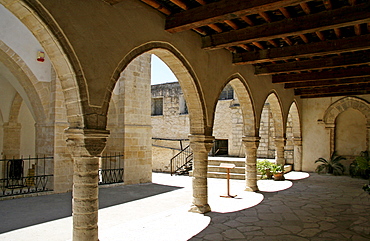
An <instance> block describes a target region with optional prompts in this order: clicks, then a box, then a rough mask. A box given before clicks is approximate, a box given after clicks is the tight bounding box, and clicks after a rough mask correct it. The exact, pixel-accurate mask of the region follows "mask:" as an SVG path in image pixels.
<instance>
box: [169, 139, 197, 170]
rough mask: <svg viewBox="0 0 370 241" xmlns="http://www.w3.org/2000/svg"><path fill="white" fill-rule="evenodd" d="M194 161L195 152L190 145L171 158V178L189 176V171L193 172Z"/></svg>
mask: <svg viewBox="0 0 370 241" xmlns="http://www.w3.org/2000/svg"><path fill="white" fill-rule="evenodd" d="M192 160H193V152H192V151H191V149H190V145H188V146H186V147H185V148H184V149H183V150H182V151H180V152H179V153H177V154H176V155H175V156H174V157H172V158H171V161H170V166H171V176H172V175H173V174H182V175H186V174H189V171H190V170H192Z"/></svg>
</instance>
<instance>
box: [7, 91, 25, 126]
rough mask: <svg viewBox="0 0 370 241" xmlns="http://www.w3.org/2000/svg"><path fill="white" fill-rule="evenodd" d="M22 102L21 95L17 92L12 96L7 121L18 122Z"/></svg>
mask: <svg viewBox="0 0 370 241" xmlns="http://www.w3.org/2000/svg"><path fill="white" fill-rule="evenodd" d="M22 102H23V99H22V97H21V96H20V95H19V94H18V93H17V94H16V95H15V96H14V99H13V102H12V107H11V108H10V115H9V122H14V123H17V122H18V116H19V110H20V109H21V105H22Z"/></svg>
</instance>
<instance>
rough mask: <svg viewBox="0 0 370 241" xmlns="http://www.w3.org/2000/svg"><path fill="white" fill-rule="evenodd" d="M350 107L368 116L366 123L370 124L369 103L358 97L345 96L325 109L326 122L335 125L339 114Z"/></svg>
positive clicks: (324, 119)
mask: <svg viewBox="0 0 370 241" xmlns="http://www.w3.org/2000/svg"><path fill="white" fill-rule="evenodd" d="M349 108H352V109H355V110H358V111H360V112H361V113H362V114H363V115H364V116H365V118H366V124H367V125H369V124H370V106H369V103H368V102H367V101H365V100H363V99H360V98H357V97H344V98H342V99H340V100H337V101H336V102H334V103H333V104H331V105H330V106H329V107H328V109H327V110H326V111H325V114H324V118H323V121H324V123H325V124H326V125H327V126H328V125H333V124H334V123H335V120H336V118H337V117H338V115H339V114H340V113H342V112H343V111H345V110H347V109H349Z"/></svg>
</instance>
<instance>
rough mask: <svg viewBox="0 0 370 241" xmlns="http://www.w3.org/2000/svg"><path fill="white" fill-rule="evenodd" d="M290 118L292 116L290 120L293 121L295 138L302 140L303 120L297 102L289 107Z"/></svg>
mask: <svg viewBox="0 0 370 241" xmlns="http://www.w3.org/2000/svg"><path fill="white" fill-rule="evenodd" d="M288 116H290V119H291V121H292V133H293V138H301V137H302V130H301V120H300V115H299V110H298V107H297V103H296V102H295V101H293V102H292V104H291V105H290V107H289V112H288Z"/></svg>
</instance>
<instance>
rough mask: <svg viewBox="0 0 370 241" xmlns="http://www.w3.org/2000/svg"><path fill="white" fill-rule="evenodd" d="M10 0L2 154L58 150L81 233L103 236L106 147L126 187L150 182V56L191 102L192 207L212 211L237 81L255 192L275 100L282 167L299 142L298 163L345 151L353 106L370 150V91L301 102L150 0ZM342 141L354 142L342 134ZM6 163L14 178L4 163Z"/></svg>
mask: <svg viewBox="0 0 370 241" xmlns="http://www.w3.org/2000/svg"><path fill="white" fill-rule="evenodd" d="M0 3H1V5H0V19H1V21H0V85H1V88H0V100H1V105H0V124H1V125H0V126H1V128H0V151H1V154H2V158H3V159H6V158H7V157H16V158H20V156H22V155H24V156H29V155H30V156H36V155H39V156H43V155H46V156H52V157H53V161H52V162H50V163H48V164H47V165H46V168H47V170H48V172H50V173H53V175H54V178H53V182H52V183H49V184H48V185H50V188H51V189H52V190H53V192H54V193H61V192H69V191H73V200H72V202H73V222H74V224H73V239H74V240H98V226H97V219H98V200H99V199H98V182H99V176H98V170H99V160H100V157H101V155H102V154H103V153H104V152H106V153H110V152H121V153H123V155H124V170H125V172H124V175H125V176H124V180H125V184H138V183H148V182H151V173H152V167H151V137H152V135H151V131H152V130H151V119H150V108H151V107H150V101H151V98H150V72H148V70H150V60H149V59H150V54H155V55H157V56H158V57H159V58H160V59H161V60H162V61H164V62H165V63H166V64H167V65H168V66H169V68H170V69H171V70H172V71H173V73H174V74H175V75H176V77H177V79H178V81H179V83H180V85H181V88H182V90H183V93H184V97H185V100H186V104H187V107H188V111H189V121H190V133H188V134H189V136H188V137H189V140H190V146H191V148H192V150H193V152H194V169H193V178H192V185H193V194H192V195H193V201H192V203H191V204H190V203H189V207H190V210H191V211H193V212H198V213H206V212H209V211H210V210H211V208H212V207H210V206H209V205H208V196H207V195H208V194H207V162H208V153H209V151H210V150H211V148H212V145H213V141H214V137H213V135H212V133H213V123H214V117H215V114H214V113H215V109H216V104H217V100H218V97H219V95H220V93H221V91H222V90H223V88H224V87H225V86H226V85H227V84H230V85H231V86H232V87H233V89H234V91H235V93H236V95H237V97H238V101H239V103H240V107H241V110H242V116H243V138H242V143H243V147H244V151H245V153H246V162H245V166H246V174H245V175H246V178H245V179H246V184H245V190H246V191H257V190H258V188H257V171H256V159H257V148H258V145H259V140H260V136H259V134H260V133H259V129H260V126H259V125H260V120H261V115H262V110H263V107H264V104H265V103H266V102H268V103H269V104H270V107H271V113H272V116H273V121H274V134H275V136H273V140H274V144H275V146H276V153H277V156H276V158H277V163H280V164H284V163H285V162H286V161H285V158H284V150H285V148H286V146H287V145H289V146H290V147H292V149H293V150H294V152H293V163H291V164H293V167H294V170H296V171H301V170H303V171H309V172H310V171H314V168H315V166H314V164H313V161H314V160H315V159H316V158H318V157H320V156H329V155H330V153H331V152H332V151H334V150H335V142H336V140H335V135H334V133H335V128H336V125H337V124H339V125H342V126H341V128H343V123H345V121H346V120H345V121H341V122H340V123H336V118H337V116H338V115H340V114H341V113H343V112H346V111H352V110H355V111H356V113H357V114H358V116H359V119H360V118H363V117H362V116H365V118H363V120H362V119H361V120H360V122H361V121H362V122H361V123H362V124H361V130H363V129H366V136H364V135H361V134H358V137H356V138H355V140H354V141H355V142H356V143H363V142H364V140H365V143H366V144H361V148H362V149H366V150H367V149H369V144H368V140H369V133H370V132H369V127H368V126H369V124H368V122H369V121H368V116H369V104H368V100H369V99H370V98H369V96H368V95H364V96H361V97H357V96H354V97H353V96H352V97H343V98H342V97H326V98H322V99H318V100H317V99H316V100H311V99H301V98H299V97H297V96H295V95H294V91H293V90H289V89H284V88H283V86H282V85H278V84H273V83H271V77H270V76H266V75H264V76H256V75H254V72H253V70H254V67H253V66H251V65H245V66H240V65H233V64H231V63H230V61H229V60H230V53H229V52H228V51H225V50H223V49H220V50H213V51H206V50H203V49H201V48H200V46H199V43H198V40H199V37H198V36H197V35H196V34H195V33H193V32H190V31H187V32H182V33H179V34H171V33H168V32H165V31H164V30H163V22H164V17H163V16H162V15H161V14H159V13H158V12H157V11H155V10H154V9H152V8H150V7H149V6H147V5H145V4H143V3H142V2H140V1H136V0H129V1H124V2H121V3H119V4H117V5H113V6H111V5H109V4H106V3H105V2H103V1H98V0H96V1H95V0H94V1H89V4H88V5H87V6H86V3H84V1H63V4H61V3H60V1H50V0H39V1H33V0H24V1H23V0H22V1H19V0H0ZM81 9H84V13H81ZM66 13H68V14H66ZM43 53H44V54H45V58H44V59H43V60H42V61H41V60H40V59H38V57H39V56H38V54H41V55H42V54H43ZM318 119H320V120H319V121H318ZM288 123H289V126H291V128H290V129H289V130H288V129H287V126H288ZM356 128H357V127H356ZM326 130H328V131H329V132H326ZM359 132H361V131H359ZM312 143H313V144H312ZM337 145H343V144H340V140H339V144H338V140H337ZM317 146H320V147H319V148H316V147H317ZM315 149H316V150H315ZM314 150H315V151H314ZM355 151H356V152H358V151H360V150H355ZM346 154H348V155H355V154H357V153H354V151H353V152H352V153H346ZM318 155H319V156H318ZM0 168H1V171H2V173H4V172H5V166H4V165H3V166H0ZM189 180H190V179H189Z"/></svg>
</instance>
